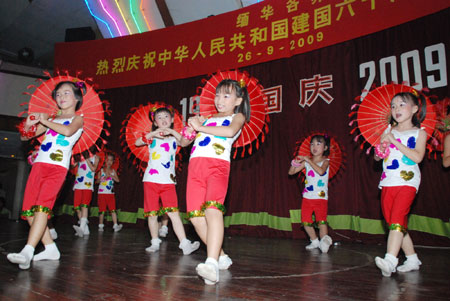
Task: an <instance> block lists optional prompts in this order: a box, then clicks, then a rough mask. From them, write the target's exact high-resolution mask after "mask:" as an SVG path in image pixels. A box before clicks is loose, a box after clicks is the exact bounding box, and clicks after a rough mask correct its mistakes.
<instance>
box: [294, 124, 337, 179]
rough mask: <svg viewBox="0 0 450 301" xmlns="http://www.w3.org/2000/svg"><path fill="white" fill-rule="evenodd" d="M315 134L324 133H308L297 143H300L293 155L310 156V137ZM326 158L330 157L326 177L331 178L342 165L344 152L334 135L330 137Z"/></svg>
mask: <svg viewBox="0 0 450 301" xmlns="http://www.w3.org/2000/svg"><path fill="white" fill-rule="evenodd" d="M315 135H322V136H323V135H325V133H314V134H311V135H309V136H308V137H307V138H306V139H304V140H303V142H302V143H301V144H300V143H297V144H300V145H299V146H298V147H297V149H296V151H295V154H294V156H308V157H310V156H311V138H312V137H313V136H315ZM328 159H330V167H329V168H330V169H329V171H330V174H329V175H328V178H329V179H331V178H332V177H334V176H335V175H336V174H337V173H338V171H339V169H341V167H342V166H343V162H344V153H343V152H342V149H341V147H340V146H339V143H338V142H337V141H336V139H335V138H334V137H330V154H329V155H328ZM302 172H303V174H304V173H305V169H303V170H302Z"/></svg>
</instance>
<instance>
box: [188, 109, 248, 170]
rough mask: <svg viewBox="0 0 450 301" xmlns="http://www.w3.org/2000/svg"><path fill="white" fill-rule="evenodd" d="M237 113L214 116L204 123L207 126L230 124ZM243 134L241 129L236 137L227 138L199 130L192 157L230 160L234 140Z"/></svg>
mask: <svg viewBox="0 0 450 301" xmlns="http://www.w3.org/2000/svg"><path fill="white" fill-rule="evenodd" d="M234 116H236V115H235V114H233V115H231V116H225V117H212V118H209V119H207V120H206V121H205V122H204V123H203V125H205V126H229V125H230V124H231V122H232V121H233V118H234ZM240 134H241V130H239V131H238V132H237V133H236V135H234V137H231V138H227V137H221V136H214V135H210V134H205V133H202V132H199V133H198V134H197V137H196V138H195V141H194V146H192V150H191V158H190V159H192V158H196V157H207V158H214V159H222V160H225V161H228V162H229V161H230V155H231V148H232V146H233V143H234V141H236V139H237V138H238V137H239V135H240Z"/></svg>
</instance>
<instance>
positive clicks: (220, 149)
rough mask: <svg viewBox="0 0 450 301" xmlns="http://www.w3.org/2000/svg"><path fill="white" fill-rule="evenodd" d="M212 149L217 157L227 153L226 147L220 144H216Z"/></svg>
mask: <svg viewBox="0 0 450 301" xmlns="http://www.w3.org/2000/svg"><path fill="white" fill-rule="evenodd" d="M212 147H213V148H214V150H215V151H216V155H221V154H223V152H224V151H225V147H224V146H223V145H221V144H219V143H214V144H213V145H212Z"/></svg>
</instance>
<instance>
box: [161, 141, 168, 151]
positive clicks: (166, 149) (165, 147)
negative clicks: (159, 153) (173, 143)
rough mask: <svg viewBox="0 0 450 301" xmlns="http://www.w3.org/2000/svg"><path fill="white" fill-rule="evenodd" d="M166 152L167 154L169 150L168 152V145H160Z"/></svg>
mask: <svg viewBox="0 0 450 301" xmlns="http://www.w3.org/2000/svg"><path fill="white" fill-rule="evenodd" d="M160 146H161V147H162V148H163V149H164V150H165V151H166V152H169V150H170V146H169V143H167V142H166V143H163V144H161V145H160Z"/></svg>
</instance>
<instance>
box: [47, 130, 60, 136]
mask: <svg viewBox="0 0 450 301" xmlns="http://www.w3.org/2000/svg"><path fill="white" fill-rule="evenodd" d="M47 135H51V136H53V137H55V136H56V135H58V133H57V132H55V131H54V130H52V129H48V131H47Z"/></svg>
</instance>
